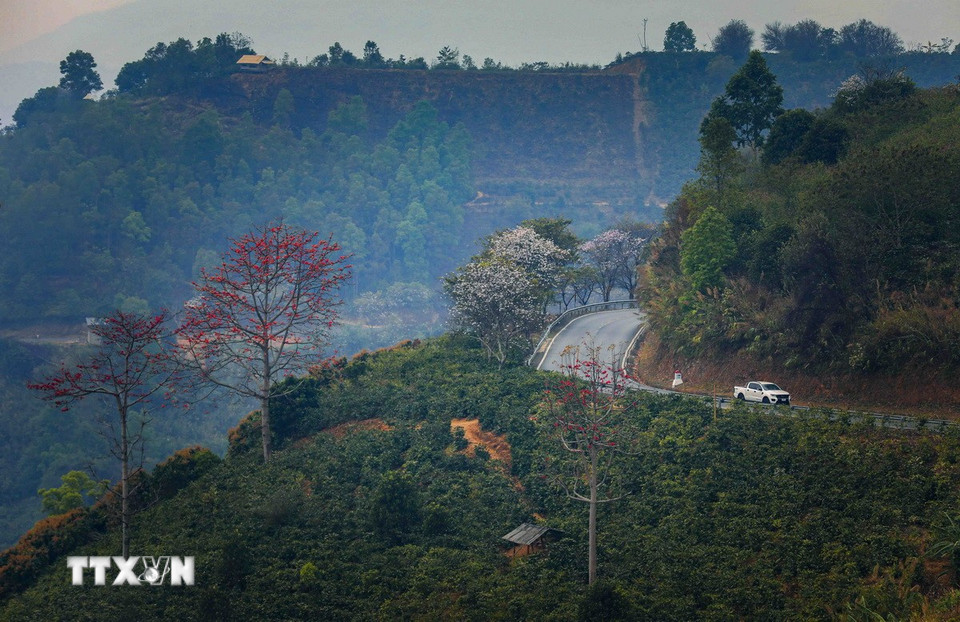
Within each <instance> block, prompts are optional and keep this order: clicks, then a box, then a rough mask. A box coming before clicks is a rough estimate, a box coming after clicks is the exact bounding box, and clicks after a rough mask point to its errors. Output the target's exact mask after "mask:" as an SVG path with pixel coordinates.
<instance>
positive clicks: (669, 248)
mask: <svg viewBox="0 0 960 622" xmlns="http://www.w3.org/2000/svg"><path fill="white" fill-rule="evenodd" d="M761 62H762V61H761ZM733 84H734V80H731V85H733ZM771 88H774V87H771ZM734 106H736V104H735V103H734V104H732V105H731V108H732V107H734ZM721 108H722V107H721ZM715 110H718V109H715ZM780 112H782V110H781V111H777V112H776V114H774V115H772V117H771V120H770V122H769V125H768V127H769V134H766V133H764V134H763V135H762V136H761V138H760V141H759V142H760V144H759V145H751V144H750V141H749V140H747V137H745V136H742V135H738V134H737V132H736V131H733V132H732V133H731V134H729V135H726V136H725V135H724V134H723V133H722V131H721V130H722V129H723V124H722V123H720V124H710V123H708V121H709V120H710V118H711V117H709V116H708V120H707V121H705V122H704V124H703V126H702V127H701V145H702V150H701V162H700V167H699V170H700V172H701V176H700V178H699V179H698V180H695V181H692V182H690V183H689V184H688V185H687V186H686V187H685V188H684V191H683V192H682V193H681V194H680V195H679V196H678V197H677V199H676V200H675V201H674V202H673V203H672V204H671V206H670V208H669V209H668V219H667V222H666V223H665V225H664V232H663V235H662V236H661V238H660V239H659V240H658V242H657V243H656V244H655V246H654V248H653V249H652V252H651V257H650V260H649V262H648V265H647V267H646V270H645V275H644V278H642V279H641V281H642V285H641V288H640V289H641V297H642V298H643V300H644V304H645V305H647V306H648V308H649V310H650V319H651V324H652V325H653V326H654V327H655V328H656V330H657V333H658V335H659V336H660V337H661V339H662V340H663V342H664V344H665V346H667V347H669V348H673V349H674V350H675V351H676V352H678V353H682V354H686V355H691V356H701V355H702V356H706V357H729V356H730V355H732V354H734V353H736V354H738V355H740V354H743V355H747V356H755V357H758V358H760V359H764V358H769V359H772V360H776V361H779V362H780V363H781V364H783V365H785V366H786V367H788V368H790V367H793V368H796V369H812V370H819V371H829V372H832V373H837V372H839V373H844V372H851V371H852V372H856V373H864V374H883V375H887V376H890V377H893V376H901V375H903V374H905V373H917V374H921V373H922V374H928V375H929V376H930V377H931V378H944V379H946V378H950V377H952V376H953V375H954V374H955V372H956V370H957V368H958V365H960V359H958V358H957V352H958V351H960V350H958V345H960V311H958V304H960V281H958V280H957V275H958V274H960V271H958V268H960V265H958V263H957V261H958V258H960V238H958V236H957V231H958V224H960V223H958V218H960V212H958V206H960V194H958V189H957V187H956V185H955V184H953V183H951V182H950V180H953V179H956V178H957V176H958V174H960V151H958V149H957V145H958V144H960V142H958V140H960V133H958V128H960V124H958V122H957V121H958V119H960V91H958V88H957V86H956V85H948V86H945V87H942V88H937V89H929V90H918V89H917V88H916V86H915V85H914V83H913V82H912V80H910V78H909V77H908V76H907V75H906V74H904V73H902V72H888V73H882V72H880V73H874V74H870V75H865V76H858V77H856V78H854V79H851V80H848V81H846V82H844V84H843V86H842V87H841V88H840V89H839V91H838V93H837V96H836V98H835V99H834V101H833V102H832V103H831V105H830V106H829V107H827V108H824V109H820V110H818V111H817V112H815V113H811V112H809V111H806V110H802V109H792V110H788V111H785V112H782V114H780ZM713 114H714V113H713V112H711V115H713ZM720 114H722V113H720ZM718 128H719V129H718ZM730 130H733V128H730ZM738 144H741V145H743V146H742V147H738V146H737V145H738ZM930 399H933V396H930Z"/></svg>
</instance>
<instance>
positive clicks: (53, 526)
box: [0, 337, 960, 620]
mask: <svg viewBox="0 0 960 622" xmlns="http://www.w3.org/2000/svg"><path fill="white" fill-rule="evenodd" d="M546 380H547V376H546V375H543V374H540V373H538V372H533V371H531V370H529V369H526V368H509V369H505V370H497V369H496V367H495V366H493V365H490V364H488V363H486V362H485V361H484V358H483V356H482V353H481V352H480V351H479V350H478V349H477V348H476V347H475V346H473V345H472V344H471V343H470V342H466V341H462V340H460V339H457V338H453V337H446V338H443V339H440V340H435V341H429V342H426V343H423V344H406V345H402V346H399V347H397V348H394V349H392V350H390V351H381V352H377V353H374V354H368V355H363V356H361V357H358V358H357V359H354V360H353V361H351V362H350V363H349V364H348V365H346V366H345V367H342V368H341V369H340V371H338V372H332V371H330V372H325V375H324V376H323V377H317V378H315V379H313V380H310V381H308V382H307V383H306V384H305V385H304V386H303V388H302V389H301V390H300V391H299V392H298V393H296V394H294V395H292V396H291V397H290V398H288V399H286V400H285V401H284V403H283V404H282V406H280V407H278V408H277V410H276V417H277V419H276V425H277V429H278V431H279V438H278V442H277V444H276V445H277V451H276V453H275V455H274V460H273V461H272V462H271V463H270V464H269V465H267V466H264V465H263V463H262V459H261V457H260V455H259V451H258V450H257V446H258V430H257V429H256V423H255V419H252V420H251V419H248V420H246V421H245V422H244V423H242V424H241V425H240V426H239V427H238V428H237V429H235V430H234V431H233V432H231V441H230V443H231V449H230V451H229V453H228V455H227V457H226V458H225V459H224V460H222V461H220V460H218V459H217V458H216V457H214V456H212V455H210V454H209V453H205V452H196V451H193V452H181V453H180V454H179V455H178V457H176V458H175V459H173V460H171V461H170V462H168V463H167V464H165V465H163V466H161V467H159V468H158V469H157V470H156V471H154V474H153V476H152V477H150V478H149V479H148V484H149V486H148V488H146V489H145V490H147V491H148V492H145V493H143V496H142V497H141V505H142V506H145V507H146V509H144V510H143V511H142V512H141V513H140V514H138V515H137V516H136V518H135V523H134V530H133V540H132V543H131V552H132V553H136V554H144V555H148V554H149V555H159V554H171V555H193V556H195V557H196V585H195V586H192V587H180V588H174V587H170V586H165V587H157V588H140V589H135V588H130V587H115V588H111V587H97V586H94V585H89V584H88V585H87V586H86V587H82V588H79V587H74V586H72V585H70V571H69V569H68V568H67V567H66V563H65V557H64V556H65V555H67V554H71V555H78V554H79V555H98V554H99V555H109V554H115V553H116V550H117V547H118V546H119V544H118V543H119V535H118V532H117V528H116V526H115V521H116V517H115V516H113V515H112V514H111V513H110V509H109V508H108V507H105V506H100V507H99V508H97V509H94V510H88V511H85V512H83V511H75V512H74V513H73V514H69V515H65V516H63V517H54V518H50V519H47V521H45V522H44V523H41V524H39V525H38V526H37V527H35V528H34V530H33V531H32V532H31V533H30V534H28V535H27V536H25V538H24V539H23V540H22V541H21V544H20V545H18V547H16V548H14V549H11V550H10V551H8V552H6V553H4V554H3V555H0V586H2V588H3V590H4V596H3V597H4V602H3V609H2V613H0V618H2V619H9V620H32V619H34V620H41V619H58V618H59V619H63V618H69V619H77V620H82V619H103V618H104V617H106V618H120V617H131V616H132V617H136V618H137V619H144V620H149V619H172V618H176V619H188V620H189V619H197V620H201V619H202V620H217V619H222V620H228V619H229V620H243V619H251V620H252V619H307V618H322V619H398V618H403V619H475V620H488V619H504V618H509V619H530V618H538V619H555V620H574V619H583V617H584V616H585V615H587V613H586V612H589V611H594V612H596V611H606V612H607V614H608V615H620V617H621V618H622V619H656V620H690V619H730V618H749V619H771V618H787V619H818V618H827V617H832V616H837V615H840V616H843V615H846V614H850V615H851V616H852V617H851V618H850V619H864V616H866V615H868V614H870V612H873V613H875V614H880V615H887V614H891V615H895V616H897V618H898V619H900V618H901V617H906V616H907V615H908V614H910V613H911V612H919V611H921V610H924V611H926V612H927V615H928V617H927V618H926V619H948V618H949V616H950V615H951V614H953V615H956V613H957V609H956V606H955V603H956V602H957V597H956V594H957V592H954V591H952V589H953V585H954V584H953V581H954V577H955V575H954V571H955V570H954V566H953V563H954V558H953V557H951V554H949V553H943V554H941V556H937V557H933V558H928V557H926V556H925V554H924V553H925V551H929V550H930V548H931V545H932V544H933V543H935V542H939V541H941V540H946V541H949V542H955V540H956V534H955V533H954V531H951V530H955V526H954V524H953V523H952V522H951V520H952V519H953V517H954V513H955V508H956V507H957V501H958V494H960V486H958V482H960V477H958V476H960V473H958V463H960V460H958V458H960V439H957V438H956V436H955V435H934V434H902V433H894V432H887V431H883V430H877V429H873V428H872V427H859V426H857V425H851V424H847V423H844V422H843V421H842V420H841V421H837V422H829V421H827V420H825V419H821V418H818V417H817V416H816V414H815V413H814V414H812V415H811V416H808V417H800V418H784V417H778V416H774V415H770V414H758V413H754V412H750V411H747V410H743V409H736V410H733V411H724V412H722V413H720V415H719V416H718V417H717V418H714V413H713V410H712V408H710V407H709V405H708V404H704V403H702V402H698V401H691V400H684V399H677V398H672V399H664V398H659V397H655V396H642V397H640V398H639V401H638V402H636V403H635V404H634V405H633V406H631V407H630V408H631V410H630V415H631V418H632V419H633V420H634V422H635V424H636V425H637V426H638V427H639V429H640V434H639V440H638V442H637V444H636V445H635V446H633V447H632V448H631V449H632V451H631V452H630V453H629V454H626V455H623V456H622V457H621V461H620V462H619V463H618V467H617V468H618V470H619V472H621V473H622V475H623V476H624V478H625V480H624V481H625V484H626V486H627V488H628V489H629V492H630V494H629V495H628V496H627V497H625V498H623V499H621V500H620V501H617V502H614V503H610V504H606V505H603V506H602V510H601V512H600V517H599V525H600V547H599V548H600V562H599V570H600V572H599V574H600V577H601V582H600V583H599V584H597V586H596V587H595V588H593V589H591V590H588V589H587V587H586V585H585V577H586V506H585V505H583V504H581V503H574V502H570V501H567V499H566V497H565V496H564V495H563V494H562V493H561V492H559V491H558V490H555V489H553V488H551V487H550V486H549V485H548V482H547V480H545V479H544V478H543V476H544V474H545V473H546V470H545V465H546V462H545V460H547V459H548V457H549V456H552V455H556V453H557V451H558V448H557V447H555V446H554V443H555V441H550V440H548V438H547V437H546V436H544V435H543V432H542V430H541V429H540V428H538V427H537V426H535V425H534V423H533V422H532V421H531V420H530V417H531V415H534V414H535V413H536V412H537V411H536V404H537V403H538V401H539V399H540V395H541V390H542V389H541V388H542V387H543V386H544V383H545V381H546ZM454 418H478V419H479V421H480V424H481V425H482V427H483V429H484V430H486V431H489V432H493V433H496V434H499V435H503V436H504V437H505V439H506V441H508V442H509V445H510V449H511V453H512V460H511V463H510V464H509V465H507V464H504V463H503V462H501V461H497V460H492V459H490V458H489V457H488V455H489V453H490V452H481V451H477V452H476V455H473V456H471V455H469V453H468V452H463V451H458V447H462V446H463V445H462V444H460V441H458V440H457V439H456V438H455V436H452V435H451V431H450V430H451V428H450V422H451V420H452V419H454ZM538 521H542V522H543V523H544V524H546V525H549V526H551V527H554V528H557V529H560V530H562V532H563V536H562V537H561V538H560V539H559V540H558V541H557V542H555V543H554V544H552V545H549V546H548V549H547V551H546V552H544V553H541V554H536V555H532V556H528V557H521V558H515V559H513V560H511V559H509V558H508V557H506V556H505V555H504V553H505V551H506V546H505V543H504V542H502V541H501V540H500V538H501V536H503V535H504V534H506V533H507V532H509V531H510V530H512V529H513V528H514V527H516V526H517V525H518V524H519V523H521V522H538ZM954 546H955V545H954ZM950 550H953V549H950ZM941 571H946V574H941ZM598 608H599V609H598Z"/></svg>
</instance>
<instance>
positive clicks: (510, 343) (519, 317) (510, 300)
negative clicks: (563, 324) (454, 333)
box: [444, 257, 543, 365]
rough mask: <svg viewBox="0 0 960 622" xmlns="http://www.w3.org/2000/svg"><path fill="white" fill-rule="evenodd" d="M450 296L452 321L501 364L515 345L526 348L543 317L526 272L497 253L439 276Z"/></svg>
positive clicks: (534, 285)
mask: <svg viewBox="0 0 960 622" xmlns="http://www.w3.org/2000/svg"><path fill="white" fill-rule="evenodd" d="M444 281H445V284H444V288H445V289H446V291H447V294H448V295H449V296H450V298H451V299H452V300H453V308H452V309H451V310H450V314H451V317H452V320H453V322H454V324H455V325H457V326H459V327H460V328H462V329H463V330H465V331H467V332H469V333H471V334H473V335H474V336H475V337H476V338H477V339H478V340H479V341H480V343H481V344H482V345H483V347H484V349H485V350H486V351H487V357H488V358H495V359H496V360H497V362H498V363H499V364H500V365H503V364H504V363H505V362H506V360H507V359H508V358H509V357H510V355H511V353H512V352H513V351H515V350H516V349H519V348H523V347H528V346H529V343H530V340H529V337H530V334H531V333H532V332H533V331H535V330H537V329H538V328H540V326H541V324H542V321H543V308H542V302H541V300H542V298H541V295H540V290H539V287H538V284H537V282H536V281H535V280H534V278H533V277H532V276H531V275H530V273H529V272H527V271H526V270H524V269H523V268H522V267H520V266H518V265H517V264H515V263H514V262H512V261H510V260H508V259H505V258H502V257H492V258H486V259H484V258H478V259H475V260H474V261H472V262H470V263H468V264H467V265H465V266H462V267H460V268H459V269H457V271H456V272H454V273H453V274H451V275H448V276H446V277H445V278H444Z"/></svg>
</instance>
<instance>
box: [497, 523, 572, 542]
mask: <svg viewBox="0 0 960 622" xmlns="http://www.w3.org/2000/svg"><path fill="white" fill-rule="evenodd" d="M548 533H554V534H558V533H560V532H559V531H558V530H556V529H554V528H552V527H545V526H543V525H531V524H530V523H523V524H522V525H520V526H519V527H517V528H516V529H514V530H513V531H511V532H510V533H508V534H507V535H505V536H503V539H504V540H506V541H507V542H512V543H514V544H527V545H529V544H533V543H535V542H536V541H538V540H539V539H540V538H542V537H543V536H545V535H547V534H548Z"/></svg>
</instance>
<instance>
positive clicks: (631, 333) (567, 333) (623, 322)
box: [537, 309, 957, 432]
mask: <svg viewBox="0 0 960 622" xmlns="http://www.w3.org/2000/svg"><path fill="white" fill-rule="evenodd" d="M646 317H647V316H646V314H645V313H643V312H642V311H639V310H637V309H623V310H618V311H600V312H597V313H588V314H587V315H584V316H582V317H579V318H577V319H575V320H573V321H572V322H570V323H569V324H567V326H566V327H564V328H563V330H561V331H560V332H559V333H557V335H556V336H554V338H553V341H552V342H550V344H549V345H548V347H547V351H546V353H545V354H544V356H543V360H542V361H541V363H540V365H539V366H538V367H537V369H543V370H547V371H559V370H560V365H562V364H563V362H564V361H563V359H562V353H563V351H564V349H566V348H568V347H569V348H576V347H577V346H583V345H584V343H586V344H593V345H598V346H602V347H603V348H606V347H607V346H609V345H611V344H612V345H613V346H614V348H613V352H617V353H618V354H619V356H621V357H622V356H624V355H625V354H627V352H626V350H627V348H628V347H629V346H630V345H633V340H634V337H636V335H637V333H639V332H640V331H641V330H642V329H643V326H644V323H645V322H646ZM603 352H604V354H606V353H607V350H605V349H604V350H603ZM604 362H608V363H609V361H604ZM618 364H619V365H622V364H623V363H622V361H621V362H618ZM627 386H628V387H631V388H634V389H640V390H643V391H651V392H653V393H661V394H671V393H676V392H675V391H670V390H666V389H658V388H655V387H651V386H648V385H645V384H640V383H637V382H633V381H630V382H628V383H627ZM684 395H687V396H691V397H692V396H694V395H695V394H691V393H685V394H684ZM701 397H708V396H701ZM730 406H732V400H730V399H729V398H724V399H721V403H720V407H721V408H729V407H730ZM753 406H754V407H756V408H763V409H764V410H766V411H767V412H771V413H773V414H777V415H784V416H794V415H795V412H796V411H797V410H807V407H806V406H791V407H790V408H785V407H782V406H770V405H767V406H762V405H760V404H755V405H753ZM827 416H828V417H829V418H831V419H835V418H839V417H846V418H852V419H854V420H867V421H869V420H870V419H873V421H874V423H875V425H877V426H881V427H889V428H897V429H902V430H916V429H919V428H926V429H928V430H932V431H937V432H942V431H944V430H946V429H948V428H956V426H957V424H956V423H953V422H950V421H943V420H940V419H926V418H923V419H920V418H914V417H909V416H904V415H888V414H882V413H858V412H847V413H841V412H839V411H837V412H835V413H833V414H830V415H827Z"/></svg>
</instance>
